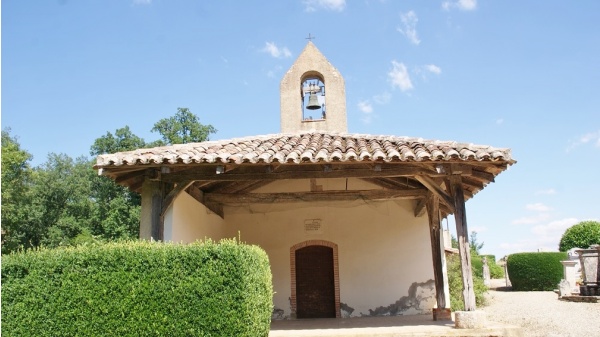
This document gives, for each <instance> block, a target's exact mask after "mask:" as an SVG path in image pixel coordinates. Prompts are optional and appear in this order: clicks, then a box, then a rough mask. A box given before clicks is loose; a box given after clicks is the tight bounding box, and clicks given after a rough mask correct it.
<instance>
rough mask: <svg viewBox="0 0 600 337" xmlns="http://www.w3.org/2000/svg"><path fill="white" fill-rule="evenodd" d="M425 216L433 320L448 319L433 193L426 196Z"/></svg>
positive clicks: (437, 206)
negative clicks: (429, 243)
mask: <svg viewBox="0 0 600 337" xmlns="http://www.w3.org/2000/svg"><path fill="white" fill-rule="evenodd" d="M426 207H427V217H428V218H429V235H430V238H431V257H432V260H433V275H434V280H435V296H436V301H437V308H435V309H434V310H433V320H434V321H438V320H440V321H441V320H450V319H451V317H450V310H449V308H447V305H448V303H446V292H445V288H444V284H445V282H446V281H447V280H445V277H444V269H443V261H442V254H444V251H443V249H442V245H441V243H442V240H441V228H440V220H441V219H440V198H439V197H438V196H436V195H434V194H431V193H430V195H429V196H428V197H427V202H426Z"/></svg>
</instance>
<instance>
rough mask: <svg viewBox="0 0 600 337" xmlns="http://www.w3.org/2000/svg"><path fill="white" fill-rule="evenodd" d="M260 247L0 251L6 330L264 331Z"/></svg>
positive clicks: (267, 295) (266, 293)
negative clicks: (9, 253)
mask: <svg viewBox="0 0 600 337" xmlns="http://www.w3.org/2000/svg"><path fill="white" fill-rule="evenodd" d="M272 296H273V288H272V281H271V271H270V267H269V260H268V257H267V255H266V253H265V252H264V251H263V250H262V249H260V248H259V247H256V246H249V245H245V244H240V243H238V242H236V240H224V241H221V242H219V243H214V242H212V241H206V242H202V243H195V244H190V245H179V244H165V243H150V242H125V243H108V244H102V245H91V246H79V247H70V248H60V249H40V250H35V251H27V252H22V253H17V254H11V255H6V256H2V334H3V336H28V335H32V334H35V335H36V336H267V335H268V334H269V329H270V321H271V311H272V306H273V305H272Z"/></svg>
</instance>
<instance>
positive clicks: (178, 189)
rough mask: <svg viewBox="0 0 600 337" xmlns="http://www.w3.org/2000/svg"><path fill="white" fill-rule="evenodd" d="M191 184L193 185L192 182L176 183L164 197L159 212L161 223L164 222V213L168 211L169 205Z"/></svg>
mask: <svg viewBox="0 0 600 337" xmlns="http://www.w3.org/2000/svg"><path fill="white" fill-rule="evenodd" d="M193 183H194V182H193V181H186V182H181V183H178V184H177V186H175V188H173V189H172V190H171V191H170V192H169V193H168V194H167V196H166V197H165V200H164V201H163V203H162V209H161V211H160V216H161V217H163V221H164V216H165V212H166V211H167V209H169V207H171V204H173V201H175V198H176V197H177V196H178V195H179V193H181V191H183V190H185V189H186V188H188V187H189V186H190V185H191V184H193Z"/></svg>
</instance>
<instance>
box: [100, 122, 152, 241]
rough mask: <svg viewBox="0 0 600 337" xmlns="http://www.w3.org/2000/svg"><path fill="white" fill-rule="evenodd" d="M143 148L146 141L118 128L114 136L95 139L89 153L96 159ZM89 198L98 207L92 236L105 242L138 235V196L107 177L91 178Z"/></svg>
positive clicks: (126, 129) (127, 128)
mask: <svg viewBox="0 0 600 337" xmlns="http://www.w3.org/2000/svg"><path fill="white" fill-rule="evenodd" d="M145 146H147V144H146V142H144V140H143V139H142V138H140V137H138V136H136V135H135V134H133V132H131V130H130V129H129V127H128V126H125V127H124V128H121V129H117V130H116V131H115V133H114V135H113V134H112V133H110V132H107V133H106V135H104V136H102V137H100V138H97V139H96V140H95V141H94V144H93V145H92V146H91V148H90V154H91V155H92V156H97V155H100V154H104V153H115V152H123V151H132V150H135V149H139V148H143V147H145ZM91 167H92V165H90V169H91ZM91 196H92V198H93V199H94V200H95V202H96V205H97V208H96V210H95V214H94V217H93V222H92V226H91V233H92V234H93V235H98V236H101V237H103V238H105V239H108V240H111V239H119V238H136V237H138V236H139V224H140V207H141V206H140V205H141V198H140V195H139V194H138V193H135V192H131V191H129V190H128V189H127V188H125V187H123V186H119V185H117V184H116V183H115V182H114V181H113V180H111V179H109V178H107V177H104V176H98V175H94V177H93V179H92V191H91Z"/></svg>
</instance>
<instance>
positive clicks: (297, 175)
mask: <svg viewBox="0 0 600 337" xmlns="http://www.w3.org/2000/svg"><path fill="white" fill-rule="evenodd" d="M430 173H431V171H429V170H427V169H424V168H416V167H397V168H389V169H382V170H381V171H374V170H372V169H364V168H357V169H352V168H346V169H332V170H331V171H330V172H325V171H324V170H289V171H280V172H271V173H265V172H257V171H253V172H247V173H235V172H225V173H222V174H216V173H206V172H197V173H195V172H189V171H186V172H174V173H170V174H163V175H162V180H163V181H165V182H172V183H176V182H180V181H186V180H211V181H244V180H279V179H310V178H380V177H412V176H414V175H427V174H430Z"/></svg>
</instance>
